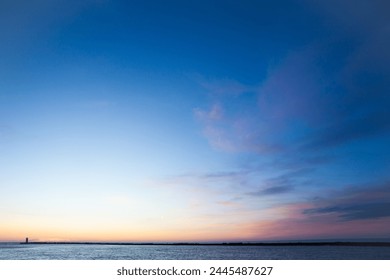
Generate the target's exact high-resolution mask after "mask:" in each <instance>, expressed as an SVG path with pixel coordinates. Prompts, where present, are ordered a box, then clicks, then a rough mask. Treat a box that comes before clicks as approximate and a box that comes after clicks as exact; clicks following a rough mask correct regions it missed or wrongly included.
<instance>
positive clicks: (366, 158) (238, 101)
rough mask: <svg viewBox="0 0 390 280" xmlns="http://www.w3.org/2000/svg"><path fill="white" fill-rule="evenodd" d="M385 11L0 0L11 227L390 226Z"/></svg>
mask: <svg viewBox="0 0 390 280" xmlns="http://www.w3.org/2000/svg"><path fill="white" fill-rule="evenodd" d="M389 11H390V4H389V2H388V1H385V0H356V1H336V0H327V1H325V0H324V1H321V0H319V1H309V0H276V1H266V0H259V1H254V0H252V1H249V0H242V1H229V0H225V1H222V0H221V1H217V0H215V1H203V0H200V1H170V0H168V1H157V0H155V1H138V0H134V1H120V0H117V1H106V0H95V1H92V0H86V1H65V0H55V1H49V0H36V1H20V0H13V1H11V0H2V1H0V42H1V43H0V241H20V240H24V238H25V237H27V236H28V237H29V238H30V240H32V241H123V242H126V241H127V242H141V241H151V242H176V241H189V242H190V241H200V242H214V241H263V240H309V239H310V240H313V239H337V240H341V239H342V240H345V239H366V238H368V239H375V238H390V148H389V143H390V110H389V108H390V52H389V51H388V50H389V49H390V39H389V38H390V18H389V17H388V14H389Z"/></svg>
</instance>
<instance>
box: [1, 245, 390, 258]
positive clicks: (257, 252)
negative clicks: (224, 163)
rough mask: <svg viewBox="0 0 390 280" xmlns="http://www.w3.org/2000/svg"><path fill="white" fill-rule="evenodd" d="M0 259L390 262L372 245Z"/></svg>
mask: <svg viewBox="0 0 390 280" xmlns="http://www.w3.org/2000/svg"><path fill="white" fill-rule="evenodd" d="M0 259H1V260H390V247H375V246H372V247H371V246H212V245H209V246H199V245H197V246H191V245H186V246H180V245H172V246H171V245H164V246H160V245H100V244H97V245H91V244H89V245H84V244H29V245H23V244H18V243H0Z"/></svg>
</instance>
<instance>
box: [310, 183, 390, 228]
mask: <svg viewBox="0 0 390 280" xmlns="http://www.w3.org/2000/svg"><path fill="white" fill-rule="evenodd" d="M303 213H304V214H305V215H312V216H316V215H317V216H318V215H322V214H331V215H335V216H337V217H338V218H339V219H341V220H344V221H351V220H364V219H376V218H383V217H390V183H389V182H386V183H384V184H379V185H367V186H355V187H349V188H346V189H344V190H342V191H338V192H335V193H333V195H332V198H323V199H317V200H316V201H315V203H314V206H313V208H308V209H305V210H304V211H303Z"/></svg>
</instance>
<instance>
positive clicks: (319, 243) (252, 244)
mask: <svg viewBox="0 0 390 280" xmlns="http://www.w3.org/2000/svg"><path fill="white" fill-rule="evenodd" d="M20 244H23V245H37V244H44V245H127V246H130V245H142V246H147V245H149V246H150V245H153V246H365V247H367V246H374V247H390V242H251V243H246V242H231V243H230V242H229V243H130V242H28V243H26V242H21V243H20Z"/></svg>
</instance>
